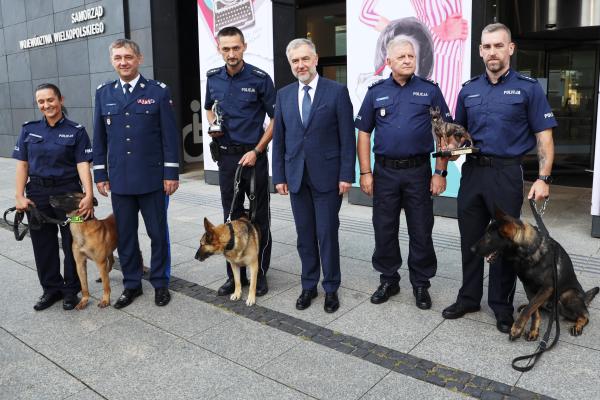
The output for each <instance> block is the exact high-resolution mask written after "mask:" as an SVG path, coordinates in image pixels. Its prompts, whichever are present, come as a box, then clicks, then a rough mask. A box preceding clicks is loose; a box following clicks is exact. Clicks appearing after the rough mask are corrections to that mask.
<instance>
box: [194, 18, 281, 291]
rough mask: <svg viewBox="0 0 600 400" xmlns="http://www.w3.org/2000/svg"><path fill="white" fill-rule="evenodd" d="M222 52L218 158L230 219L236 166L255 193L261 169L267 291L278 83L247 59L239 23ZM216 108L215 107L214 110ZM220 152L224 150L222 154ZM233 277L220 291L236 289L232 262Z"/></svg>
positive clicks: (209, 90)
mask: <svg viewBox="0 0 600 400" xmlns="http://www.w3.org/2000/svg"><path fill="white" fill-rule="evenodd" d="M217 41H218V49H219V53H220V54H221V56H222V57H223V60H224V61H225V65H224V66H222V67H218V68H213V69H211V70H209V71H208V72H207V73H206V75H207V82H206V101H205V104H204V107H205V109H206V116H207V118H208V120H209V121H210V122H211V123H214V122H220V126H221V130H220V131H218V132H214V133H211V136H212V138H213V140H214V141H215V144H216V145H217V146H214V145H212V148H211V152H215V150H216V152H215V153H213V158H215V157H216V158H215V160H216V161H217V164H218V166H219V186H220V189H221V203H222V205H223V215H224V219H225V220H226V219H227V217H228V215H229V211H230V209H231V203H232V201H233V191H234V181H235V179H234V178H235V172H236V169H237V167H238V165H240V164H241V165H243V166H245V167H254V171H252V168H244V169H243V171H242V176H241V182H240V186H239V190H240V192H242V193H246V194H247V195H249V196H250V195H251V186H253V185H252V183H251V181H252V174H254V175H255V178H254V180H255V184H254V186H255V189H254V196H255V203H254V204H255V207H256V209H255V211H254V212H255V215H256V217H255V221H254V222H256V223H257V224H258V225H259V228H260V244H259V245H260V248H259V266H260V269H259V273H258V280H257V286H256V295H257V296H263V295H265V294H266V293H267V291H268V290H269V289H268V286H267V278H266V273H267V270H268V269H269V264H270V262H271V243H272V240H271V230H270V212H269V186H268V185H269V163H268V159H267V155H266V151H267V145H268V144H269V142H270V141H271V138H272V136H273V123H272V120H271V122H270V123H269V125H268V126H267V128H266V129H264V128H263V124H264V121H265V114H266V115H268V116H269V118H273V111H274V109H273V107H274V105H275V87H274V86H273V80H272V79H271V77H270V76H269V75H268V74H267V73H266V72H264V71H263V70H261V69H258V68H256V67H254V66H252V65H250V64H248V63H247V62H245V61H244V51H246V47H247V44H246V42H245V41H244V34H243V33H242V31H241V30H239V29H238V28H235V27H226V28H223V29H221V30H220V31H219V33H218V34H217ZM213 108H214V111H213ZM216 153H218V154H216ZM243 205H244V197H243V196H239V197H238V198H237V199H236V202H235V206H234V210H233V214H232V218H233V219H236V218H239V217H241V216H242V214H243V212H244V209H243ZM227 276H228V279H227V281H226V282H225V283H224V284H223V286H221V287H220V288H219V290H218V292H217V293H218V294H219V296H224V295H228V294H231V293H233V290H234V283H233V273H232V271H231V266H230V265H229V263H227ZM241 279H242V285H243V286H245V285H248V279H247V277H246V268H245V267H244V268H242V269H241Z"/></svg>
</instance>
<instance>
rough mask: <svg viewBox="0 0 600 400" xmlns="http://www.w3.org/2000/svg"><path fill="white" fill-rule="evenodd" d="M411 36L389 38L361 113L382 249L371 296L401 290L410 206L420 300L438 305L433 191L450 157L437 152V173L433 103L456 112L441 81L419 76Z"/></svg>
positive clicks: (363, 161)
mask: <svg viewBox="0 0 600 400" xmlns="http://www.w3.org/2000/svg"><path fill="white" fill-rule="evenodd" d="M416 61H417V60H416V56H415V50H414V47H413V44H412V42H410V41H408V40H405V39H403V38H395V39H392V40H391V41H390V42H389V43H388V45H387V58H386V63H387V65H388V66H389V67H390V69H391V70H392V73H391V75H390V77H389V78H388V79H385V80H381V81H378V82H376V83H375V84H373V85H372V86H371V87H370V88H369V90H368V92H367V94H366V96H365V98H364V100H363V103H362V106H361V109H360V111H359V113H358V115H357V117H356V120H355V125H356V127H357V128H358V129H359V133H358V159H359V163H360V187H361V190H362V191H363V192H365V193H366V194H368V195H369V196H373V227H374V230H375V252H374V254H373V259H372V260H373V267H374V268H375V269H376V270H377V271H379V272H380V273H381V275H380V285H379V287H378V288H377V290H376V291H375V293H373V295H372V296H371V302H372V303H374V304H380V303H384V302H386V301H387V300H388V299H389V297H390V296H392V295H395V294H397V293H398V292H399V291H400V286H399V281H400V275H399V274H398V269H399V268H400V265H401V264H402V257H401V255H400V246H399V243H398V229H399V218H400V211H401V209H404V212H405V215H406V223H407V227H408V234H409V238H410V244H409V256H408V268H409V272H410V282H411V284H412V287H413V294H414V296H415V300H416V305H417V306H418V307H419V308H421V309H428V308H430V307H431V297H430V296H429V292H428V288H429V286H430V283H429V280H430V279H431V278H432V277H433V276H434V275H435V272H436V269H437V260H436V256H435V251H434V249H433V241H432V239H431V232H432V229H433V202H432V199H431V195H438V194H440V193H442V192H443V191H444V190H445V189H446V178H445V177H446V174H447V172H446V166H447V163H448V160H447V159H441V158H438V159H437V161H436V169H435V172H434V174H433V175H432V173H431V166H430V157H429V153H430V152H432V151H433V137H432V134H431V117H430V114H429V109H430V107H439V108H440V110H441V112H442V115H443V118H444V119H445V120H446V121H449V120H450V119H451V118H450V112H449V111H448V106H447V105H446V102H445V101H444V97H443V95H442V92H441V90H440V89H439V87H438V86H437V84H435V83H433V82H431V81H429V80H426V79H423V78H420V77H419V76H417V75H415V74H414V73H415V68H416ZM373 129H375V142H374V143H375V144H374V148H373V152H374V153H375V165H374V169H373V171H371V155H370V153H371V132H372V131H373Z"/></svg>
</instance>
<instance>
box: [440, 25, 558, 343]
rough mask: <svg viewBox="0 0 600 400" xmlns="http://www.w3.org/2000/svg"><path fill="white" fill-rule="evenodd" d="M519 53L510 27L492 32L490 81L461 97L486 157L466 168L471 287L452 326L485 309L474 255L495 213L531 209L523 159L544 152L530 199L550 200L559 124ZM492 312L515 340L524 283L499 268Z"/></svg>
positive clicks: (485, 47)
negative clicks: (518, 63) (513, 63)
mask: <svg viewBox="0 0 600 400" xmlns="http://www.w3.org/2000/svg"><path fill="white" fill-rule="evenodd" d="M514 48H515V45H514V43H513V42H512V41H511V34H510V30H509V29H508V28H507V27H506V26H504V25H503V24H499V23H495V24H490V25H488V26H486V27H485V28H484V29H483V32H482V34H481V44H480V45H479V55H480V56H481V58H483V62H484V63H485V69H486V71H485V73H484V74H482V75H479V76H476V77H474V78H473V79H471V80H470V81H468V82H467V83H465V84H464V85H463V88H462V90H461V91H460V94H459V96H458V105H457V108H456V122H458V123H459V124H461V125H463V126H464V127H466V128H467V130H468V131H469V133H470V134H471V136H472V137H473V140H474V142H475V146H476V147H479V148H480V150H481V152H480V153H479V154H477V155H474V156H468V157H467V160H466V162H465V163H464V164H463V166H462V178H461V182H460V190H459V192H458V225H459V229H460V234H461V250H462V264H463V284H462V287H461V288H460V291H459V292H458V297H457V299H456V303H454V304H452V305H451V306H449V307H448V308H446V309H445V310H444V311H443V313H442V315H443V316H444V318H447V319H453V318H460V317H462V316H463V315H465V314H466V313H469V312H474V311H477V310H479V309H480V302H481V297H482V295H483V258H482V257H480V256H478V255H476V254H474V253H473V252H472V251H471V246H473V245H474V244H475V243H476V242H477V241H478V240H479V239H480V238H481V237H482V236H483V234H484V231H485V228H486V226H487V225H488V223H489V222H490V220H491V219H492V218H493V217H494V214H495V211H494V208H495V205H497V206H498V207H500V208H501V209H503V210H504V211H505V212H506V213H508V214H509V215H511V216H513V217H517V218H518V217H519V215H520V213H521V205H522V203H523V169H522V167H521V162H522V161H523V156H524V155H525V154H527V153H528V152H529V151H530V150H532V149H533V148H534V147H536V143H537V154H538V159H539V177H538V179H537V180H536V181H535V182H534V183H533V185H532V187H531V190H530V191H529V195H528V197H529V198H530V199H531V198H535V199H536V200H541V199H543V198H544V197H547V196H548V194H549V186H548V185H549V183H550V180H551V178H550V172H551V171H552V162H553V160H554V143H553V139H552V128H553V127H555V126H556V120H555V119H554V115H553V114H552V110H551V108H550V105H549V104H548V101H547V100H546V96H545V94H544V92H543V90H542V88H541V86H540V85H539V83H538V82H537V81H536V80H535V79H533V78H530V77H528V76H524V75H521V74H519V73H518V72H516V71H514V70H513V69H511V68H510V56H511V55H512V54H513V52H514ZM489 276H490V278H489V288H488V304H489V306H490V308H491V309H492V310H493V311H494V314H495V316H496V327H497V328H498V330H499V331H501V332H503V333H507V332H509V330H510V328H511V326H512V324H513V304H512V302H513V297H514V293H515V282H516V275H515V272H514V271H513V269H512V268H511V267H510V266H508V265H502V261H501V260H498V261H496V262H494V263H492V264H491V265H490V275H489Z"/></svg>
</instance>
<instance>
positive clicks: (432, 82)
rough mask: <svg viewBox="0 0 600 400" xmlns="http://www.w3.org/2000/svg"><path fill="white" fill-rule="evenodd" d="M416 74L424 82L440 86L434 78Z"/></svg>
mask: <svg viewBox="0 0 600 400" xmlns="http://www.w3.org/2000/svg"><path fill="white" fill-rule="evenodd" d="M415 76H416V77H418V78H420V79H421V80H422V81H423V82H427V83H431V84H432V85H435V86H439V85H438V83H437V82H436V81H434V80H433V79H427V78H423V77H420V76H418V75H415Z"/></svg>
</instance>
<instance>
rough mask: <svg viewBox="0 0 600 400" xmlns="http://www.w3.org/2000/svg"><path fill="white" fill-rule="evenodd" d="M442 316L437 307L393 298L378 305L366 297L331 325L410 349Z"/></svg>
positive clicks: (400, 349) (369, 338) (391, 346)
mask: <svg viewBox="0 0 600 400" xmlns="http://www.w3.org/2000/svg"><path fill="white" fill-rule="evenodd" d="M442 320H443V319H442V316H441V315H440V313H438V312H435V311H431V310H428V311H423V310H420V309H418V308H417V307H414V306H410V305H407V304H403V303H398V302H392V301H388V302H386V303H384V304H377V305H376V304H371V302H369V301H366V302H364V303H362V304H360V305H359V306H358V307H356V308H354V309H353V310H351V311H349V312H347V313H345V314H344V315H342V316H341V317H340V318H338V319H336V320H335V321H333V322H332V323H330V324H329V325H327V327H328V328H330V329H332V330H335V331H339V332H342V333H344V334H348V335H351V336H356V337H358V338H360V339H363V340H367V341H369V342H372V343H377V344H379V345H382V346H385V347H389V348H392V349H395V350H398V351H401V352H404V353H407V352H409V351H410V350H411V349H412V348H414V347H415V346H416V345H417V344H418V343H419V342H421V341H422V340H423V339H424V338H425V337H426V336H427V335H429V333H430V332H431V331H432V330H434V329H435V327H436V326H438V325H439V324H440V323H441V322H442Z"/></svg>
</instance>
